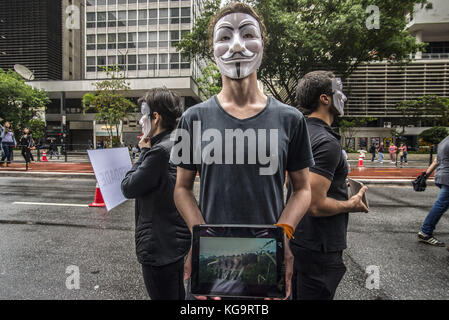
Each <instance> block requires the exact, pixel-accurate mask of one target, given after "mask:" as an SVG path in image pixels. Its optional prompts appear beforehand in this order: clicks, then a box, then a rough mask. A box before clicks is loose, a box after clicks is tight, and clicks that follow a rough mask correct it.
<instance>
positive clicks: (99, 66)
mask: <svg viewBox="0 0 449 320" xmlns="http://www.w3.org/2000/svg"><path fill="white" fill-rule="evenodd" d="M104 67H106V57H105V56H99V57H97V70H98V71H104Z"/></svg>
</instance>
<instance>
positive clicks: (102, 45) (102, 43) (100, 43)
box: [97, 34, 106, 50]
mask: <svg viewBox="0 0 449 320" xmlns="http://www.w3.org/2000/svg"><path fill="white" fill-rule="evenodd" d="M97 49H98V50H102V49H106V35H105V34H99V35H97Z"/></svg>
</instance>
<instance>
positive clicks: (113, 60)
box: [108, 56, 117, 66]
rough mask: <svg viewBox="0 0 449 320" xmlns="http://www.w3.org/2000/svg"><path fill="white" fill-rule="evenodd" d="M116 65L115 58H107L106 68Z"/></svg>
mask: <svg viewBox="0 0 449 320" xmlns="http://www.w3.org/2000/svg"><path fill="white" fill-rule="evenodd" d="M116 63H117V57H116V56H109V57H108V66H113V65H115V64H116Z"/></svg>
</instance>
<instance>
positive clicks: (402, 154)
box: [399, 143, 408, 167]
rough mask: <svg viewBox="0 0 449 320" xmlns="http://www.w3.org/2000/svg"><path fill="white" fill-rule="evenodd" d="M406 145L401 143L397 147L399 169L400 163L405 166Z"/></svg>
mask: <svg viewBox="0 0 449 320" xmlns="http://www.w3.org/2000/svg"><path fill="white" fill-rule="evenodd" d="M407 153H408V152H407V145H405V144H403V143H401V145H400V146H399V157H400V160H401V167H402V162H404V163H405V164H406V165H407Z"/></svg>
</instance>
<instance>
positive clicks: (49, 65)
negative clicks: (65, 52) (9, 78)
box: [0, 0, 62, 80]
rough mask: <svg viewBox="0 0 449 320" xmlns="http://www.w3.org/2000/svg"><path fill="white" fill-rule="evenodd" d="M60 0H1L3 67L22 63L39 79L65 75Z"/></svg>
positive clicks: (60, 77)
mask: <svg viewBox="0 0 449 320" xmlns="http://www.w3.org/2000/svg"><path fill="white" fill-rule="evenodd" d="M61 5H62V3H61V2H60V1H53V0H33V1H29V0H2V1H0V68H2V69H4V70H9V69H13V67H14V65H15V64H21V65H24V66H25V67H27V68H28V69H29V70H31V71H32V72H33V74H34V76H35V79H38V80H61V79H62V29H61V27H60V26H61V23H62V15H61V11H62V8H61Z"/></svg>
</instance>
